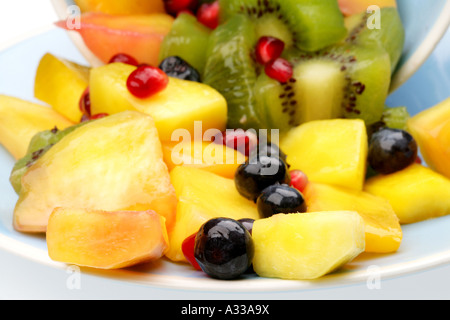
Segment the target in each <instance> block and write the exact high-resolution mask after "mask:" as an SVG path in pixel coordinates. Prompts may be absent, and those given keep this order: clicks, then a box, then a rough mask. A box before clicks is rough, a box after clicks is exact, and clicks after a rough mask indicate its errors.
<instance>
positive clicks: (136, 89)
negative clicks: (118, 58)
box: [127, 65, 169, 99]
mask: <svg viewBox="0 0 450 320" xmlns="http://www.w3.org/2000/svg"><path fill="white" fill-rule="evenodd" d="M168 83H169V77H168V76H167V74H165V73H164V71H162V70H161V69H159V68H155V67H152V66H148V65H143V66H141V67H138V68H137V69H136V70H135V71H133V72H132V73H131V74H130V76H129V77H128V80H127V87H128V90H129V91H130V93H131V94H132V95H134V96H135V97H137V98H140V99H145V98H148V97H150V96H152V95H154V94H156V93H158V92H160V91H162V90H164V89H165V88H166V87H167V85H168Z"/></svg>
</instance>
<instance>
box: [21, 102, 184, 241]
mask: <svg viewBox="0 0 450 320" xmlns="http://www.w3.org/2000/svg"><path fill="white" fill-rule="evenodd" d="M161 149H162V148H161V143H160V141H159V139H158V132H157V130H156V128H155V125H154V123H153V120H152V118H151V117H150V116H148V115H146V114H143V113H140V112H136V111H127V112H123V113H120V114H117V115H112V116H109V117H106V118H103V119H99V120H95V121H92V122H91V123H87V124H85V125H84V126H82V127H80V128H78V129H76V130H75V131H73V132H71V133H69V134H68V135H66V136H65V137H64V138H62V139H61V140H60V141H59V142H58V143H56V144H55V145H54V146H53V147H52V148H50V149H49V150H48V151H47V152H46V153H45V154H44V155H43V156H42V157H41V158H39V159H38V160H37V161H36V163H35V164H34V165H32V166H31V167H30V168H29V169H28V171H27V172H26V173H25V174H24V176H23V177H22V188H21V191H20V195H19V200H18V201H17V203H16V207H15V210H14V227H15V229H16V230H18V231H23V232H45V231H46V229H47V223H48V218H49V216H50V214H51V213H52V211H53V210H54V209H55V208H57V207H63V208H84V209H89V210H105V211H123V210H125V211H129V210H131V211H147V210H153V211H156V212H157V213H158V214H160V215H162V216H163V217H165V218H166V223H167V228H168V229H169V228H170V227H171V226H172V225H173V222H174V220H175V209H176V202H177V199H176V195H175V190H174V188H173V186H172V184H171V183H170V176H169V172H168V169H167V166H166V164H165V163H164V161H163V157H162V150H161Z"/></svg>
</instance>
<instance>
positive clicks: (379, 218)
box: [304, 182, 403, 253]
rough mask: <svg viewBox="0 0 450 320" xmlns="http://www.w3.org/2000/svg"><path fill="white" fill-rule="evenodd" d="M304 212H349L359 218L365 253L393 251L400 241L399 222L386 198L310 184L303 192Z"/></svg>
mask: <svg viewBox="0 0 450 320" xmlns="http://www.w3.org/2000/svg"><path fill="white" fill-rule="evenodd" d="M304 195H305V198H306V202H307V203H308V212H317V211H334V210H349V211H356V212H358V214H359V215H360V216H361V217H362V218H363V220H364V223H365V233H366V249H365V251H366V252H372V253H391V252H396V251H397V250H398V249H399V247H400V244H401V242H402V238H403V232H402V229H401V226H400V223H399V220H398V218H397V216H396V214H395V212H394V209H392V206H391V205H390V204H389V202H388V201H387V200H386V199H383V198H380V197H376V196H374V195H371V194H370V193H367V192H364V191H356V190H351V189H347V188H342V187H336V186H331V185H326V184H320V183H313V182H310V183H309V184H308V186H307V187H306V190H305V192H304Z"/></svg>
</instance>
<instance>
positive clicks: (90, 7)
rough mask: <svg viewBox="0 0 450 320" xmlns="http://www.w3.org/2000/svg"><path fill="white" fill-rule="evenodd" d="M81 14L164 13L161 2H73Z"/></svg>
mask: <svg viewBox="0 0 450 320" xmlns="http://www.w3.org/2000/svg"><path fill="white" fill-rule="evenodd" d="M75 4H76V5H77V6H79V7H80V9H81V12H102V13H108V14H147V13H165V12H166V11H165V10H164V4H163V1H162V0H115V1H111V0H75Z"/></svg>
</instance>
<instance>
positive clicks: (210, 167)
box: [163, 141, 246, 179]
mask: <svg viewBox="0 0 450 320" xmlns="http://www.w3.org/2000/svg"><path fill="white" fill-rule="evenodd" d="M163 155H164V161H165V162H166V164H167V167H168V168H169V171H172V170H173V169H174V168H175V167H177V166H188V167H193V168H199V169H202V170H206V171H209V172H212V173H215V174H217V175H219V176H222V177H225V178H228V179H234V175H235V173H236V171H237V169H238V167H239V166H240V165H241V164H243V163H244V162H245V161H246V156H245V155H243V154H242V153H240V152H238V151H236V150H234V149H232V148H229V147H227V146H224V145H220V144H216V143H212V142H203V141H194V142H165V143H163Z"/></svg>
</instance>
